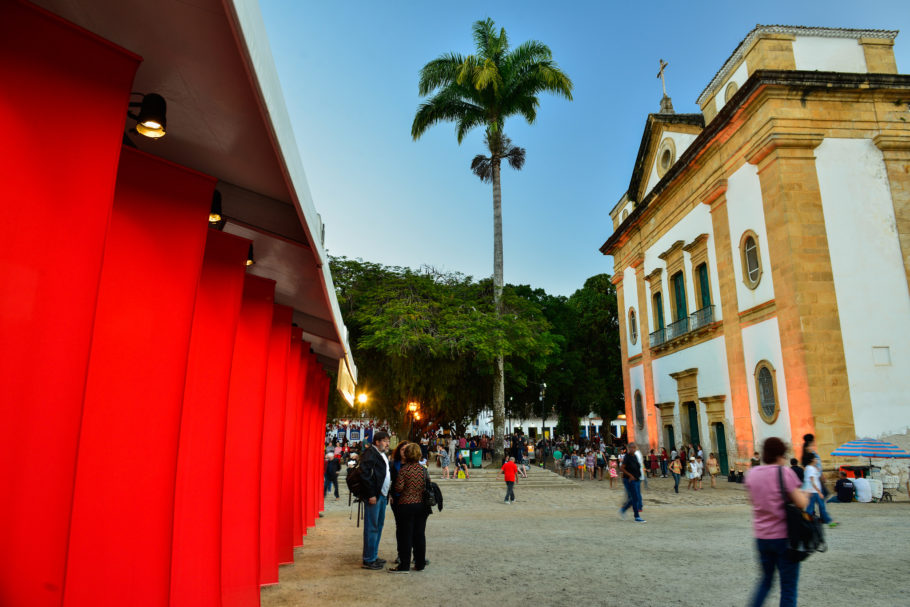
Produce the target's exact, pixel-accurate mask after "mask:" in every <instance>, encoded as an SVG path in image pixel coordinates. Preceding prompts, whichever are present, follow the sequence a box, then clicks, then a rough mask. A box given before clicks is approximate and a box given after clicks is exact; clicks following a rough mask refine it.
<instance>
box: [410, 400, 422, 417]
mask: <svg viewBox="0 0 910 607" xmlns="http://www.w3.org/2000/svg"><path fill="white" fill-rule="evenodd" d="M417 407H418V405H417V403H414V402H411V403H408V411H410V412H411V413H417ZM417 419H420V418H419V417H418V418H417Z"/></svg>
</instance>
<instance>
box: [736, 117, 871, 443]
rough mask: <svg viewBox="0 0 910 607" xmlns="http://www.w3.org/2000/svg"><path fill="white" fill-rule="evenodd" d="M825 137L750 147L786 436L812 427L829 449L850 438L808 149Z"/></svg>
mask: <svg viewBox="0 0 910 607" xmlns="http://www.w3.org/2000/svg"><path fill="white" fill-rule="evenodd" d="M822 140H823V136H822V135H820V134H815V133H780V132H771V133H769V134H767V135H766V136H765V137H764V138H762V139H761V140H759V141H758V142H757V143H756V145H755V146H754V147H753V148H752V149H751V150H750V151H749V152H748V154H747V160H748V161H749V162H750V163H752V164H756V165H758V177H759V180H760V182H761V191H762V203H763V208H764V213H765V225H766V228H767V231H768V245H767V246H768V252H769V254H770V258H771V275H772V277H773V280H774V297H775V302H776V308H777V320H778V325H779V331H780V345H781V354H782V357H783V364H784V368H785V369H786V375H787V385H786V391H787V401H788V405H789V409H790V430H791V433H792V436H791V441H792V443H793V444H794V446H798V445H800V444H801V443H802V435H803V434H805V433H807V432H814V434H815V436H816V440H817V442H818V450H819V452H820V453H821V454H822V455H827V454H828V453H830V452H831V451H832V450H834V448H835V447H837V446H838V445H840V444H842V443H844V442H846V441H848V440H852V439H853V438H855V436H854V434H855V429H854V425H853V407H852V405H851V402H850V389H849V385H848V383H847V363H846V360H845V358H844V346H843V336H842V335H841V330H840V319H839V317H838V312H837V298H836V295H835V292H834V275H833V272H832V269H831V258H830V256H829V254H828V246H829V243H828V236H827V232H826V229H825V220H824V213H823V210H822V200H821V193H820V192H819V186H818V176H817V174H816V170H815V154H814V149H815V148H816V147H817V146H818V145H819V144H820V143H821V142H822Z"/></svg>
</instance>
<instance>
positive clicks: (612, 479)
mask: <svg viewBox="0 0 910 607" xmlns="http://www.w3.org/2000/svg"><path fill="white" fill-rule="evenodd" d="M617 476H619V472H618V471H617V469H616V456H615V455H611V456H610V489H612V488H613V483H614V482H616V477H617Z"/></svg>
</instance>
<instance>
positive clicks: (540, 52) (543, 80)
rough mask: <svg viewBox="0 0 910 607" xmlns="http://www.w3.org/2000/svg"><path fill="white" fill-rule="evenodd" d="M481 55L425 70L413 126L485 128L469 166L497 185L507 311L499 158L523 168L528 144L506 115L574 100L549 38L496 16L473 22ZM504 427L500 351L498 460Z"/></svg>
mask: <svg viewBox="0 0 910 607" xmlns="http://www.w3.org/2000/svg"><path fill="white" fill-rule="evenodd" d="M472 29H473V33H474V44H475V47H476V50H477V54H476V55H468V56H467V57H463V56H461V55H460V54H458V53H447V54H444V55H440V56H439V57H438V58H436V59H434V60H433V61H430V62H429V63H427V64H426V65H425V66H423V68H422V69H421V70H420V83H419V92H420V95H421V96H427V95H431V94H432V96H431V97H430V98H429V99H428V100H426V101H425V102H424V103H422V104H421V105H420V106H419V107H418V108H417V114H416V115H415V116H414V122H413V124H412V125H411V136H412V137H413V138H414V140H415V141H416V140H417V139H419V138H420V136H421V135H423V134H424V133H425V132H427V130H428V129H429V128H430V127H431V126H433V125H434V124H436V123H437V122H454V123H455V133H456V136H457V137H458V143H459V144H460V143H461V142H462V140H464V138H465V136H466V135H467V134H468V132H470V131H471V130H473V129H474V128H475V127H479V126H483V127H484V129H485V131H486V132H485V137H484V142H485V143H486V146H487V149H488V150H489V153H490V155H489V156H483V155H478V156H476V157H475V158H474V160H473V162H472V163H471V170H472V171H474V173H475V174H476V175H477V176H478V177H480V178H481V179H482V180H483V181H485V182H492V184H493V300H494V303H495V307H496V313H497V314H501V313H502V287H503V274H502V191H501V188H500V165H501V163H502V160H506V161H507V162H508V163H509V165H510V166H512V168H514V169H516V170H518V169H521V167H522V165H523V164H524V157H525V151H524V149H522V148H519V147H515V146H513V145H512V143H511V141H509V138H508V137H506V136H505V132H504V128H505V121H506V118H508V117H509V116H515V115H519V116H522V117H523V118H524V119H525V120H526V121H527V122H528V124H533V123H534V121H535V120H536V118H537V107H538V106H539V105H540V101H539V100H538V98H537V96H538V94H540V93H542V92H549V93H556V94H557V95H562V96H563V97H565V98H566V99H569V100H571V99H572V81H571V80H570V79H569V77H568V76H567V75H566V74H565V73H563V71H562V70H560V69H559V67H558V66H557V65H556V62H554V61H553V54H552V53H551V52H550V49H549V47H547V45H545V44H543V43H541V42H537V41H536V40H529V41H527V42H525V43H523V44H521V45H519V46H518V47H517V48H515V49H514V50H512V49H510V48H509V39H508V37H507V36H506V30H505V29H504V28H503V29H500V30H499V32H498V33H497V32H496V28H495V25H494V23H493V20H492V19H489V18H488V19H485V20H483V21H477V22H476V23H474V27H473V28H472ZM504 429H505V371H504V366H503V357H502V354H501V353H500V354H499V355H498V356H497V357H496V374H495V381H494V389H493V431H494V432H495V434H496V437H497V441H496V444H495V445H494V457H495V458H496V459H501V457H502V453H503V446H504V443H503V439H504Z"/></svg>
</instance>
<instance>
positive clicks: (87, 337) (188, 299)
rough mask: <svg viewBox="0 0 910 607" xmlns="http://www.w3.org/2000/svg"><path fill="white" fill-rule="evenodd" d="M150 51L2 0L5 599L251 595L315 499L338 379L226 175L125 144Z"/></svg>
mask: <svg viewBox="0 0 910 607" xmlns="http://www.w3.org/2000/svg"><path fill="white" fill-rule="evenodd" d="M139 62H140V58H139V57H137V56H135V55H133V54H131V53H129V52H128V51H125V50H123V49H121V48H119V47H116V46H115V45H113V44H111V43H109V42H107V41H105V40H101V39H99V38H98V37H96V36H94V35H93V34H91V33H88V32H86V31H84V30H82V29H80V28H77V27H75V26H72V25H71V24H68V23H65V22H63V21H62V20H60V19H59V18H57V17H55V16H53V15H49V14H48V13H46V12H44V11H43V10H41V9H37V8H35V7H33V6H31V5H28V4H27V3H24V2H18V1H13V0H0V82H2V83H3V85H2V93H0V124H3V125H4V135H5V145H4V146H3V150H4V151H0V200H3V201H4V203H5V204H4V214H5V215H4V220H5V224H6V225H7V231H6V236H7V240H6V243H7V248H6V250H7V254H5V255H3V256H0V344H2V347H0V394H2V398H0V412H2V414H3V419H4V423H3V424H0V444H2V445H3V448H2V449H0V547H2V549H3V555H4V556H3V557H0V558H2V559H3V560H2V562H0V605H2V606H3V607H61V606H64V605H65V606H66V607H98V606H102V607H103V606H105V605H111V606H118V607H120V606H122V605H130V607H133V606H142V605H155V606H162V605H172V606H190V605H192V606H193V607H198V606H212V607H215V606H221V605H258V604H259V587H260V583H274V582H275V581H277V572H278V569H277V566H278V563H282V562H289V561H291V560H292V559H293V545H299V544H300V543H301V540H302V534H303V532H304V529H305V527H306V525H311V524H312V522H313V520H314V519H315V515H316V510H317V509H318V508H320V507H321V501H320V500H321V491H322V462H323V460H322V436H323V435H322V431H323V428H324V418H325V406H326V391H325V390H326V386H327V376H326V375H325V373H324V372H323V371H322V369H321V367H319V366H318V365H317V364H316V361H315V357H314V356H313V355H312V354H310V353H309V344H305V343H303V342H302V341H301V337H302V332H301V331H300V329H297V328H293V327H291V325H290V320H291V313H292V310H291V309H290V308H285V307H283V306H275V305H274V301H273V300H274V289H275V284H274V283H273V282H272V281H268V280H265V279H262V278H258V277H256V276H252V275H247V274H246V271H247V270H246V266H245V264H244V261H245V258H246V251H247V247H248V241H245V240H243V239H240V238H237V237H234V236H231V235H228V234H224V233H221V232H217V231H213V230H211V229H209V228H208V223H207V215H208V208H209V205H210V202H211V195H212V190H213V187H214V184H215V180H214V179H213V178H211V177H207V176H205V175H201V174H199V173H196V172H194V171H192V170H189V169H187V168H185V167H181V166H178V165H175V164H172V163H169V162H167V161H164V160H162V159H160V158H157V157H155V156H152V155H148V154H144V153H142V152H139V151H137V150H135V149H131V148H123V147H122V145H121V141H122V137H123V133H124V129H125V128H126V126H127V125H126V124H125V121H126V111H127V105H128V102H129V92H130V90H132V88H133V78H134V74H135V71H136V68H137V66H138V64H139ZM62 110H66V112H65V113H61V112H62ZM74 117H75V118H77V119H78V120H76V119H74ZM73 124H75V125H77V127H78V128H77V129H76V130H75V131H67V130H66V129H65V127H67V126H72V125H73ZM172 126H174V125H172ZM227 177H228V178H229V176H227ZM320 416H321V417H320Z"/></svg>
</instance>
